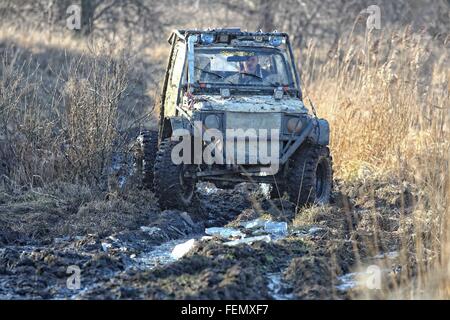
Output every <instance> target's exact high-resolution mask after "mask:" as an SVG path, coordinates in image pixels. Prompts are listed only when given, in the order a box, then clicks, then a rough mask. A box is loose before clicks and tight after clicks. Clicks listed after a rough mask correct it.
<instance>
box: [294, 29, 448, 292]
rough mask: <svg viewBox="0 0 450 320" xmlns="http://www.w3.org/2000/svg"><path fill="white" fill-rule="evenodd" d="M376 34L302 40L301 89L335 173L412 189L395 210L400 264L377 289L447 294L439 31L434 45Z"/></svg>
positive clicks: (400, 34)
mask: <svg viewBox="0 0 450 320" xmlns="http://www.w3.org/2000/svg"><path fill="white" fill-rule="evenodd" d="M376 32H377V31H375V32H373V33H369V34H367V35H366V37H365V38H358V37H352V38H350V39H342V40H341V41H340V42H339V44H338V45H337V46H335V47H333V48H332V49H331V50H330V51H328V52H323V51H321V50H319V49H318V48H316V46H315V44H314V43H309V44H308V49H307V51H306V52H305V53H304V55H303V59H302V60H303V61H302V66H303V81H304V89H305V94H306V95H307V96H309V97H311V98H312V99H313V100H314V101H315V103H316V106H317V109H318V113H319V115H320V116H322V117H325V118H327V119H329V120H330V122H331V127H332V138H331V149H332V152H333V156H334V161H335V170H336V176H337V178H338V179H339V180H340V181H343V182H344V183H350V182H352V181H360V182H361V183H362V184H363V185H364V184H371V185H372V188H373V189H375V190H373V192H376V188H377V181H388V182H389V183H392V184H393V185H394V186H397V188H399V189H401V188H402V186H403V185H404V184H405V183H409V184H412V185H414V186H416V187H417V188H418V190H420V192H419V193H418V195H417V196H416V197H415V201H414V203H412V204H404V203H403V204H402V208H400V210H401V212H400V216H401V219H400V220H401V221H400V222H399V223H400V227H399V230H398V233H399V236H400V237H401V248H400V252H401V253H402V259H403V261H402V264H403V265H405V266H408V267H409V269H408V271H407V272H403V273H402V275H401V277H400V278H401V279H397V281H395V283H394V284H391V285H389V286H388V288H387V289H385V290H383V292H382V294H381V295H380V293H379V292H378V293H377V296H381V297H383V298H392V297H396V298H449V297H450V280H449V279H450V261H449V254H450V251H449V249H450V248H449V245H450V243H449V241H450V238H449V223H450V215H449V211H450V197H449V196H450V170H449V169H450V98H449V83H450V82H449V81H450V79H449V77H450V73H449V69H448V65H449V63H450V56H449V52H450V51H449V50H448V47H449V39H447V40H446V41H445V42H444V43H442V42H440V43H439V42H437V41H435V40H433V39H429V38H428V37H427V36H426V35H425V34H420V33H419V34H417V33H412V32H411V30H410V29H409V28H407V29H405V30H401V31H393V32H390V33H388V32H386V31H385V32H381V33H380V32H378V33H376ZM403 206H411V208H405V207H403ZM374 210H375V209H374ZM408 210H410V211H411V212H410V211H408ZM375 241H376V240H375ZM374 246H375V247H376V245H373V244H372V247H374ZM368 294H369V295H368V296H366V297H370V296H371V294H370V293H368Z"/></svg>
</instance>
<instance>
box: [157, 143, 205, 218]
mask: <svg viewBox="0 0 450 320" xmlns="http://www.w3.org/2000/svg"><path fill="white" fill-rule="evenodd" d="M175 145H176V142H173V141H171V140H170V138H169V139H165V140H163V141H161V144H160V146H159V150H158V153H157V155H156V161H155V170H154V187H155V195H156V197H157V199H158V203H159V206H160V207H161V209H162V210H167V209H178V210H184V211H192V209H194V208H195V206H196V205H197V203H198V197H197V194H196V181H194V180H191V179H188V178H184V174H183V173H184V172H185V170H186V168H188V167H189V166H186V165H183V164H181V165H176V164H174V163H173V162H172V157H171V154H172V149H173V147H174V146H175Z"/></svg>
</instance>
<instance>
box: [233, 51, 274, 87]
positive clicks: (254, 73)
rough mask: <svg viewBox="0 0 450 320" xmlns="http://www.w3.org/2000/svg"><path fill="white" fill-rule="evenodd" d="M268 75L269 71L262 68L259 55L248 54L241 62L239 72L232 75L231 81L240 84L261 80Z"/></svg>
mask: <svg viewBox="0 0 450 320" xmlns="http://www.w3.org/2000/svg"><path fill="white" fill-rule="evenodd" d="M267 75H268V72H267V71H265V70H264V69H263V68H261V65H260V63H259V57H258V56H257V55H253V56H247V57H246V60H245V61H244V62H241V63H240V66H239V73H236V74H234V75H232V76H231V77H230V79H229V80H230V81H231V82H234V83H240V84H248V83H251V82H261V81H263V80H264V78H265V77H266V76H267Z"/></svg>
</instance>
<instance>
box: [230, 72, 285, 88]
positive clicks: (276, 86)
mask: <svg viewBox="0 0 450 320" xmlns="http://www.w3.org/2000/svg"><path fill="white" fill-rule="evenodd" d="M239 74H243V75H245V76H251V77H254V78H257V79H259V80H261V81H265V82H266V83H268V84H270V85H271V86H272V87H274V88H278V87H279V85H277V84H276V83H273V82H270V81H268V80H267V79H264V78H263V77H260V76H258V75H257V74H254V73H248V72H239Z"/></svg>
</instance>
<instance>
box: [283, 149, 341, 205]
mask: <svg viewBox="0 0 450 320" xmlns="http://www.w3.org/2000/svg"><path fill="white" fill-rule="evenodd" d="M288 166H289V167H288V174H287V177H286V182H287V188H286V189H287V190H286V191H287V193H288V195H289V198H290V200H291V201H292V202H293V203H295V204H297V205H298V206H305V205H311V204H322V205H323V204H328V203H329V202H330V198H331V191H332V188H333V167H332V158H331V155H330V150H329V148H328V147H324V146H318V145H306V146H304V147H303V148H301V149H300V150H298V151H297V152H296V153H295V154H294V156H293V157H292V158H291V159H290V160H289V164H288Z"/></svg>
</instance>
